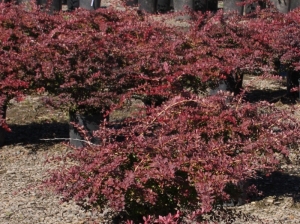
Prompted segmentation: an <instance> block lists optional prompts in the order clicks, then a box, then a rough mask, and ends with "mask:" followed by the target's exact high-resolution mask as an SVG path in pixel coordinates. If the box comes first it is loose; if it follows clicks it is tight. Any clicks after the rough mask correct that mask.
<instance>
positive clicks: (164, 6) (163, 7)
mask: <svg viewBox="0 0 300 224" xmlns="http://www.w3.org/2000/svg"><path fill="white" fill-rule="evenodd" d="M156 8H157V12H160V13H165V12H168V11H170V9H171V1H170V0H157V5H156Z"/></svg>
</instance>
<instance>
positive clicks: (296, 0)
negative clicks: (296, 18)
mask: <svg viewBox="0 0 300 224" xmlns="http://www.w3.org/2000/svg"><path fill="white" fill-rule="evenodd" d="M299 7H300V0H290V10H294V9H296V8H299Z"/></svg>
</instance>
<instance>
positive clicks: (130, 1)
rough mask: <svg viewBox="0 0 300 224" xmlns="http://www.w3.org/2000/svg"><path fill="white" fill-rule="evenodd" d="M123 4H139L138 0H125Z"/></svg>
mask: <svg viewBox="0 0 300 224" xmlns="http://www.w3.org/2000/svg"><path fill="white" fill-rule="evenodd" d="M125 4H126V6H130V7H137V6H138V4H139V1H138V0H126V1H125Z"/></svg>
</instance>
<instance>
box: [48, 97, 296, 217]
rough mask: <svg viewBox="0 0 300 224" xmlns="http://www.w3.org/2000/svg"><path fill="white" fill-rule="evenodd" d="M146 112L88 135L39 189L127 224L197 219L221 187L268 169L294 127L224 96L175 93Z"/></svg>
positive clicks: (292, 137) (221, 193)
mask: <svg viewBox="0 0 300 224" xmlns="http://www.w3.org/2000/svg"><path fill="white" fill-rule="evenodd" d="M146 114H147V116H137V115H136V116H134V117H131V118H128V119H127V120H126V121H125V122H124V123H123V124H122V126H120V124H119V126H118V127H119V128H117V129H116V128H112V124H103V125H102V126H101V127H100V129H99V130H98V131H97V132H96V133H95V136H97V137H98V138H99V139H101V140H102V141H101V144H100V145H99V146H92V145H90V146H86V147H84V148H81V149H74V151H72V152H71V153H69V154H68V155H67V156H66V158H64V159H66V160H67V161H72V164H75V165H71V166H67V168H65V169H62V170H61V169H59V170H54V171H53V173H52V176H51V178H50V179H48V182H47V184H50V185H52V186H54V188H55V190H56V191H57V192H58V193H60V194H62V195H63V196H64V199H66V200H72V199H75V200H76V201H77V202H78V203H79V204H81V205H83V206H95V207H96V206H99V207H102V208H103V207H104V206H105V205H108V206H109V207H111V208H113V209H114V210H115V211H118V212H121V213H122V212H123V213H124V214H126V215H125V217H126V218H128V219H131V220H134V222H135V223H138V222H141V221H142V220H143V219H142V218H143V216H145V215H146V214H148V215H152V216H153V217H157V218H158V216H159V215H160V216H167V215H168V214H169V213H170V214H176V211H182V213H181V214H182V215H181V216H182V217H189V219H194V220H198V221H201V217H202V215H203V214H205V213H208V212H210V211H211V210H212V208H213V206H214V205H216V204H222V202H224V201H227V200H229V199H230V197H231V195H230V193H229V192H228V191H227V190H226V189H228V186H229V185H233V186H234V185H236V186H237V185H238V184H240V183H242V182H243V181H244V180H247V179H249V178H254V177H255V176H256V171H263V172H271V171H272V170H274V169H276V168H277V165H278V159H279V156H280V155H281V156H283V157H285V156H287V155H288V152H289V147H292V146H293V145H294V144H297V143H298V141H299V138H298V136H297V132H298V130H299V122H298V121H297V120H296V119H294V118H292V117H291V116H289V115H288V113H287V112H286V111H281V110H278V109H276V108H275V107H274V106H273V105H270V104H268V103H267V102H260V103H257V104H251V103H246V102H243V100H242V99H241V98H233V99H232V96H231V95H228V94H220V95H217V96H211V97H206V98H203V97H202V98H201V97H199V96H196V95H190V96H184V97H183V96H177V97H174V98H172V99H170V100H169V101H167V102H165V103H164V104H162V105H161V106H159V107H154V108H153V107H149V108H147V110H146ZM114 126H116V125H114ZM226 187H227V188H226ZM232 196H233V195H232ZM240 197H242V196H240ZM184 213H185V214H184Z"/></svg>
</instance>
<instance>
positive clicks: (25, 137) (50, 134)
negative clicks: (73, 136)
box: [5, 122, 69, 151]
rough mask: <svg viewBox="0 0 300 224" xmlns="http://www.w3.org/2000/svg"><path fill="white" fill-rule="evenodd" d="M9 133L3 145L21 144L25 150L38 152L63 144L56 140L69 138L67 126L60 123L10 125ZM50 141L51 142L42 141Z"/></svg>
mask: <svg viewBox="0 0 300 224" xmlns="http://www.w3.org/2000/svg"><path fill="white" fill-rule="evenodd" d="M10 128H11V130H12V131H11V132H7V133H6V136H5V145H14V144H22V145H23V146H24V147H26V148H30V149H32V150H34V151H35V150H38V149H39V148H40V149H43V148H45V146H46V147H47V146H48V147H50V146H51V145H54V144H57V143H58V142H63V141H64V140H55V138H56V139H58V138H66V139H67V138H69V124H68V123H60V122H51V123H30V124H25V125H16V124H11V125H10ZM42 139H52V140H42Z"/></svg>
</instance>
